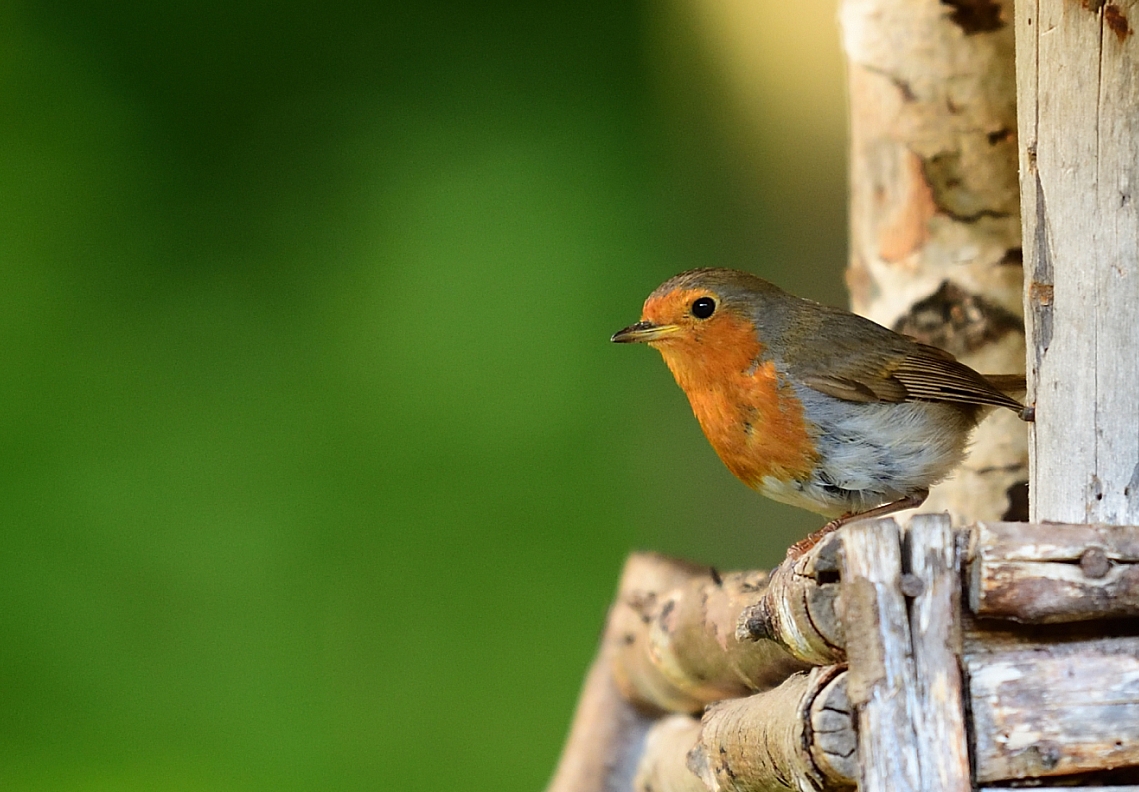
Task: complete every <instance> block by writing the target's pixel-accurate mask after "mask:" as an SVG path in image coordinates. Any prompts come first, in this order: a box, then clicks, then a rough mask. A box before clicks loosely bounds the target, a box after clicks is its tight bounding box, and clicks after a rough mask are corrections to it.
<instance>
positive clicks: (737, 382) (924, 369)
mask: <svg viewBox="0 0 1139 792" xmlns="http://www.w3.org/2000/svg"><path fill="white" fill-rule="evenodd" d="M610 340H611V341H613V342H614V343H618V344H630V343H642V344H648V345H649V346H651V347H653V348H655V349H656V350H657V351H658V352H660V354H661V356H662V357H663V358H664V362H665V363H666V364H667V366H668V368H669V370H670V371H671V372H672V375H673V377H674V378H675V379H676V383H677V384H678V385H679V386H680V388H681V389H682V390H683V391H684V393H685V394H686V395H687V397H688V401H689V403H690V404H691V406H692V411H693V413H694V414H695V416H696V419H697V421H698V422H699V423H700V427H701V428H702V429H703V431H704V435H705V436H706V437H707V438H708V441H709V443H711V445H712V448H713V449H715V451H716V453H717V454H718V455H719V457H720V459H721V460H722V461H723V463H724V464H725V465H726V466H727V468H728V469H729V470H730V471H731V472H732V473H733V474H735V476H736V477H737V478H739V479H740V480H741V481H743V482H744V484H746V485H748V486H749V487H751V488H752V489H755V490H757V491H758V492H760V493H761V494H763V495H765V496H767V497H769V498H771V499H773V500H776V501H779V502H781V503H787V504H790V505H792V506H798V507H801V508H803V509H807V510H809V511H812V512H815V513H817V514H820V515H823V516H824V517H828V518H830V521H829V522H828V523H826V524H825V525H824V526H823V527H822V528H821V529H820V530H818V531H816V532H815V533H813V534H811V536H809V537H807V539H805V540H803V541H802V542H799V543H797V544H796V545H795V546H794V547H792V549H791V551H790V553H789V555H800V554H801V553H802V552H805V551H806V550H807V549H809V547H810V546H812V545H813V544H814V543H815V542H817V541H818V540H819V539H820V538H821V537H822V536H823V535H825V534H826V533H829V532H830V531H833V530H835V529H837V528H838V527H840V526H841V525H843V524H846V523H848V522H851V521H853V520H858V519H868V518H874V517H884V516H886V515H889V514H893V513H894V512H897V511H901V510H903V509H910V508H916V507H918V506H920V505H921V504H922V503H924V502H925V499H926V497H927V496H928V495H929V488H930V487H931V486H933V485H934V484H936V483H938V482H939V481H941V480H943V479H944V478H946V477H947V476H948V475H949V474H950V473H951V472H952V471H953V469H954V468H956V467H957V465H958V464H960V462H961V461H962V459H963V458H964V456H965V453H966V448H967V446H968V442H969V436H970V434H971V432H972V430H973V429H974V427H976V425H977V423H978V421H979V420H980V418H982V417H983V415H984V414H985V413H987V412H988V411H989V409H990V408H1005V409H1009V410H1012V411H1014V412H1016V413H1017V415H1018V416H1019V417H1020V418H1021V419H1022V420H1025V421H1030V420H1033V418H1034V414H1033V408H1031V407H1025V405H1023V404H1021V402H1019V401H1017V400H1016V399H1015V398H1013V397H1012V396H1011V395H1009V393H1010V392H1016V391H1018V390H1023V388H1024V378H1023V377H1022V376H1017V375H997V376H984V375H981V374H979V373H977V372H976V371H974V370H973V369H972V368H970V367H968V366H966V365H965V364H963V363H961V362H959V361H958V360H957V359H956V358H955V357H954V356H953V355H951V354H950V353H948V352H946V351H944V350H942V349H939V348H937V347H933V346H930V345H928V344H923V343H921V342H919V341H917V340H916V339H913V338H911V337H909V336H905V335H902V334H900V333H896V332H894V331H893V330H890V329H889V328H887V327H883V326H882V325H880V324H878V323H876V322H873V321H871V320H870V319H867V318H865V317H862V316H858V315H857V314H854V313H851V312H850V311H846V310H843V309H841V308H835V307H832V306H828V305H823V304H820V303H817V302H814V301H811V300H807V299H803V298H800V297H796V296H794V295H792V294H789V293H788V292H785V291H783V290H782V289H780V288H779V287H778V286H775V285H774V284H772V283H769V282H768V281H766V280H763V279H762V278H760V277H758V276H756V275H752V274H750V273H747V272H742V271H739V270H732V269H721V268H703V269H694V270H689V271H687V272H682V273H680V274H679V275H676V276H674V277H672V278H670V279H668V280H667V281H665V282H664V283H663V284H661V285H660V286H659V287H658V288H657V289H656V290H655V291H653V292H652V293H651V294H650V295H649V296H648V299H646V300H645V303H644V306H643V308H642V312H641V319H640V321H638V322H636V323H635V324H632V325H630V326H629V327H626V328H624V329H623V330H619V331H617V332H616V333H615V334H614V335H613V336H612V338H611V339H610Z"/></svg>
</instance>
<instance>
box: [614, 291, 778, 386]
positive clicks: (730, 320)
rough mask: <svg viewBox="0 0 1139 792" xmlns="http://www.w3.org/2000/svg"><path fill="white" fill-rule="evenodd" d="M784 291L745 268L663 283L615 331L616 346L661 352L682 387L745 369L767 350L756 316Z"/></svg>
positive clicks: (761, 313) (776, 301)
mask: <svg viewBox="0 0 1139 792" xmlns="http://www.w3.org/2000/svg"><path fill="white" fill-rule="evenodd" d="M779 295H783V296H786V295H784V293H783V292H782V291H780V290H779V289H778V288H776V287H775V286H773V285H771V284H770V283H768V282H767V281H764V280H761V279H760V278H757V277H755V276H754V275H750V274H748V273H744V272H738V271H736V270H727V269H699V270H691V271H689V272H683V273H681V274H680V275H677V276H675V277H673V278H670V279H669V280H667V281H665V282H664V283H663V284H661V285H660V286H659V287H658V288H657V289H656V291H654V292H653V293H652V294H650V295H649V297H648V299H647V300H645V304H644V308H643V309H642V311H641V320H640V321H639V322H637V323H636V324H633V325H630V326H628V327H626V328H624V329H623V330H619V331H617V332H616V333H614V334H613V337H612V339H610V340H612V341H613V342H614V343H618V344H635V343H641V344H648V345H649V346H651V347H653V348H655V349H657V350H659V351H660V353H661V355H662V356H663V357H664V359H665V362H666V363H668V366H669V368H670V369H672V372H673V374H674V375H675V376H676V379H677V382H679V383H680V384H681V386H682V387H687V384H688V383H689V382H691V381H693V380H694V379H695V378H703V377H702V375H707V374H711V373H713V370H715V372H720V371H724V370H725V369H727V370H732V369H734V370H736V371H742V370H744V369H746V368H747V367H748V366H750V365H751V364H752V363H753V362H754V361H755V360H757V359H758V358H759V357H760V355H761V353H762V352H763V344H762V343H761V340H760V337H759V334H758V333H757V328H756V318H757V317H758V316H760V315H763V313H764V312H765V309H766V308H768V307H770V306H771V304H772V303H773V299H772V298H775V300H774V303H778V296H779Z"/></svg>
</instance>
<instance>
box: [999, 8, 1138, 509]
mask: <svg viewBox="0 0 1139 792" xmlns="http://www.w3.org/2000/svg"><path fill="white" fill-rule="evenodd" d="M1137 17H1139V3H1137V2H1136V0H1107V1H1106V2H1094V3H1073V2H1071V0H1024V2H1018V3H1016V40H1017V83H1018V91H1017V94H1018V99H1017V101H1018V106H1019V112H1018V114H1017V115H1018V119H1019V131H1020V165H1021V167H1020V173H1021V197H1022V209H1023V211H1022V220H1023V225H1024V228H1023V236H1024V241H1025V246H1024V254H1025V259H1024V264H1025V276H1026V284H1025V313H1026V317H1027V320H1028V333H1029V335H1028V341H1029V354H1028V358H1029V378H1028V379H1029V388H1030V398H1033V399H1034V400H1035V404H1036V423H1035V425H1034V427H1033V429H1032V430H1031V431H1030V436H1029V448H1030V457H1031V460H1032V476H1031V480H1030V484H1031V491H1032V494H1033V498H1032V504H1031V519H1033V520H1042V519H1048V520H1063V521H1068V522H1077V523H1080V522H1110V523H1120V524H1134V523H1139V433H1137V432H1136V431H1135V427H1136V426H1137V425H1139V355H1136V354H1135V350H1136V348H1139V322H1135V321H1131V320H1130V319H1129V318H1128V317H1133V316H1134V315H1135V312H1136V309H1137V307H1139V201H1137V200H1136V198H1135V195H1134V191H1135V189H1136V185H1139V116H1137V115H1136V113H1135V112H1134V108H1135V107H1136V105H1137V104H1139V37H1137V36H1135V35H1134V34H1133V33H1134V30H1133V29H1134V28H1135V27H1136V25H1137V24H1139V22H1137V21H1136V20H1137Z"/></svg>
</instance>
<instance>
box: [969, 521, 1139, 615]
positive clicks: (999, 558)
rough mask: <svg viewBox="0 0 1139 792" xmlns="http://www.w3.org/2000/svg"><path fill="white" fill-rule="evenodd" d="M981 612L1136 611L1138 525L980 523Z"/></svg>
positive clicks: (974, 577) (974, 572)
mask: <svg viewBox="0 0 1139 792" xmlns="http://www.w3.org/2000/svg"><path fill="white" fill-rule="evenodd" d="M969 579H970V584H969V604H970V608H971V609H972V611H973V612H974V613H975V614H977V615H978V616H982V617H987V618H1003V619H1012V620H1014V621H1018V622H1023V623H1029V624H1031V623H1058V622H1074V621H1088V620H1093V619H1106V618H1127V617H1135V616H1139V527H1129V526H1109V525H1066V524H1055V523H1045V524H1034V523H981V524H979V525H978V526H977V527H976V529H975V540H974V546H973V550H972V558H971V561H970V575H969Z"/></svg>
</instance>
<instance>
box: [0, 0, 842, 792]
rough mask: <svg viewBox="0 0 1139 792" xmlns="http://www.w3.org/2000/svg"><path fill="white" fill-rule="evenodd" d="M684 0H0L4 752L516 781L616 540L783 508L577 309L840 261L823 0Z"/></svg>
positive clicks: (610, 574) (244, 770)
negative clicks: (760, 79) (724, 1)
mask: <svg viewBox="0 0 1139 792" xmlns="http://www.w3.org/2000/svg"><path fill="white" fill-rule="evenodd" d="M710 7H711V6H707V7H703V6H697V5H691V4H690V3H686V2H681V0H676V2H673V3H671V4H669V3H668V2H666V3H663V4H657V5H653V6H651V7H650V6H646V5H642V4H638V3H611V2H592V1H587V2H585V3H584V4H583V3H581V2H577V3H563V4H553V5H550V4H533V3H528V4H524V3H517V2H495V1H494V0H481V1H476V2H473V3H465V4H457V3H456V4H452V3H444V2H439V0H427V2H424V3H415V4H403V5H399V6H397V5H394V4H393V5H387V4H374V3H362V2H355V3H354V2H336V0H334V2H332V3H325V4H321V5H307V4H299V3H293V4H289V3H284V4H282V3H273V4H268V3H246V4H239V5H238V6H233V5H231V4H223V3H216V2H195V3H192V4H191V3H176V2H175V3H160V4H153V3H150V4H147V3H128V2H118V3H109V4H105V3H93V4H92V3H77V2H63V3H53V4H32V3H28V2H8V3H5V4H3V5H0V370H2V372H3V375H2V377H0V422H2V430H0V438H2V439H0V442H3V444H4V449H3V455H2V459H3V462H4V465H3V476H0V504H3V505H2V506H0V514H2V515H3V517H2V522H0V530H2V531H3V536H2V539H3V545H4V551H3V552H2V553H0V633H2V634H3V636H4V640H3V645H2V648H0V712H2V713H3V716H2V717H0V787H2V788H3V789H5V790H135V789H138V790H254V789H257V790H262V789H263V790H289V789H298V790H299V789H329V790H332V789H344V790H357V789H359V790H365V789H367V790H375V789H392V790H404V791H414V790H438V789H449V788H455V787H456V786H458V788H462V789H466V790H480V789H495V790H502V789H537V788H540V787H541V786H542V785H543V784H544V782H545V779H546V778H547V776H548V774H549V773H550V771H551V770H552V768H553V764H554V761H555V759H556V756H557V753H558V751H559V749H560V745H561V740H562V737H563V734H564V732H565V729H566V726H567V723H568V721H569V717H570V714H571V712H572V707H573V702H574V699H575V697H576V693H577V687H578V684H579V682H580V679H581V675H582V672H583V671H584V669H585V666H586V664H587V663H588V660H589V658H590V656H591V654H592V652H593V649H594V641H595V638H596V635H597V633H598V629H599V626H600V623H601V620H602V618H603V615H604V611H605V606H606V604H607V602H608V600H609V598H610V595H611V592H612V588H613V586H614V584H615V581H616V576H617V573H618V571H619V568H620V564H621V561H622V559H623V557H624V555H625V554H626V553H627V552H628V551H629V550H630V549H632V548H635V547H648V548H653V549H657V550H661V551H664V552H669V553H673V554H680V555H686V556H689V557H692V558H696V559H701V560H703V561H705V562H707V563H715V564H718V565H720V566H722V567H740V566H746V565H756V564H763V565H770V564H772V563H774V562H776V561H777V560H778V559H779V558H780V557H781V554H782V549H783V548H784V547H785V546H786V545H787V543H788V542H789V541H792V540H793V539H794V538H796V537H797V536H799V535H801V534H802V533H803V532H805V531H806V530H807V529H808V528H809V527H811V526H812V525H814V524H815V523H816V522H817V520H815V518H813V517H811V516H810V515H806V514H803V513H801V512H797V511H795V510H792V509H787V508H783V507H779V506H776V505H772V504H769V503H767V502H766V501H764V500H763V499H761V498H760V497H759V496H757V495H755V494H754V493H751V492H750V491H748V490H747V489H745V488H744V487H743V486H742V485H740V484H739V483H738V482H736V481H735V480H734V479H732V478H731V476H730V475H729V474H728V473H727V471H726V470H724V469H723V467H722V466H721V465H720V464H719V462H718V461H717V460H716V458H715V456H714V454H713V453H712V451H711V450H710V449H709V448H708V447H707V444H706V443H705V441H704V440H703V438H702V437H701V435H700V433H699V429H698V427H697V426H696V423H695V421H694V420H693V419H692V417H691V415H690V413H689V411H688V407H687V405H686V403H685V401H684V398H683V395H682V394H681V393H680V391H679V390H678V389H677V388H676V387H675V386H674V385H673V384H672V381H671V379H670V377H669V375H668V372H667V370H666V369H665V367H664V366H663V365H662V364H661V362H660V360H659V357H658V356H657V355H656V354H655V353H653V352H652V351H651V350H647V349H628V348H616V347H612V346H610V345H609V344H607V342H606V339H607V338H608V336H609V334H611V333H612V332H613V331H615V330H616V329H618V328H620V327H622V326H624V325H625V324H628V323H630V322H632V321H634V320H636V318H637V316H638V313H639V308H640V303H641V301H642V300H643V298H644V296H645V295H646V294H647V293H648V292H649V291H650V290H651V289H652V288H653V287H655V286H656V285H657V284H658V283H659V282H660V281H662V280H663V279H664V278H666V277H667V276H669V275H671V274H673V273H674V272H677V271H679V270H681V269H686V268H689V267H692V266H702V265H709V264H726V265H732V266H740V267H746V268H749V269H752V270H753V271H755V272H757V273H760V274H763V275H766V276H768V277H770V278H772V279H775V280H778V281H780V282H781V283H783V284H785V285H787V286H788V287H789V288H792V289H793V290H795V291H798V292H800V293H803V294H807V295H809V296H812V297H815V298H818V299H823V300H827V301H830V302H841V301H842V300H843V296H842V289H841V274H840V273H841V268H842V264H843V255H844V254H843V250H844V244H845V228H844V220H843V217H844V214H843V212H844V208H843V204H844V193H845V191H844V189H843V173H842V149H843V137H842V135H843V133H842V128H841V117H842V107H841V77H840V74H839V70H838V65H837V63H838V61H837V54H836V53H837V35H836V33H835V30H834V24H833V21H832V17H833V13H834V10H833V7H832V6H829V5H827V4H826V3H823V4H822V5H818V6H817V7H816V6H811V5H807V6H802V5H800V6H797V7H796V8H795V9H788V10H787V13H790V11H792V10H793V11H794V13H795V14H798V15H799V16H800V17H802V19H800V18H799V17H795V18H792V17H784V18H783V19H784V22H786V23H787V24H795V25H800V27H797V28H796V30H799V31H800V32H801V33H803V36H799V37H797V38H796V37H795V36H789V37H788V49H787V51H785V52H781V53H778V55H777V57H775V59H774V60H773V61H772V62H775V63H781V62H782V61H784V60H786V61H788V62H790V63H792V64H798V65H797V66H794V67H792V68H790V69H789V71H788V72H787V74H788V75H790V77H788V79H793V78H794V76H795V75H796V74H798V75H799V76H800V79H802V80H804V81H805V82H804V83H803V85H804V86H807V87H803V88H802V93H801V96H802V97H803V102H802V103H801V104H802V106H803V107H806V108H807V109H808V110H810V108H815V110H817V112H815V110H810V111H809V112H808V111H805V110H802V108H799V109H798V110H795V111H792V110H790V109H786V108H798V107H799V105H798V104H796V103H795V102H791V103H788V102H787V101H786V97H787V95H791V96H796V95H800V94H796V91H795V90H794V89H792V90H790V91H788V89H787V86H786V84H785V83H786V80H783V79H780V80H779V81H778V87H779V89H780V90H781V91H782V93H779V91H775V90H774V89H772V90H767V89H766V88H763V86H759V88H756V89H755V90H754V91H753V92H752V93H751V94H749V93H747V91H746V90H744V91H742V92H741V90H740V86H741V85H743V86H745V87H746V86H747V85H748V80H747V79H744V80H742V81H741V80H740V79H739V78H740V74H741V72H739V70H738V69H736V70H735V71H733V69H734V68H735V67H733V66H732V64H731V63H729V62H720V59H719V58H718V53H720V52H721V51H723V52H727V51H729V50H730V51H734V52H739V51H741V50H740V49H739V47H740V42H735V43H734V44H733V45H732V46H731V47H729V46H727V45H725V46H723V47H720V46H718V44H717V38H716V37H717V35H721V34H722V31H723V28H724V26H723V25H722V24H720V25H719V27H717V25H715V24H704V22H707V20H708V19H709V17H708V16H707V14H708V8H710ZM737 8H738V4H737ZM804 9H806V10H804ZM771 11H772V13H775V12H779V13H783V12H784V11H783V10H781V9H771ZM701 20H704V22H702V21H701ZM721 22H722V20H721ZM727 27H728V29H734V27H737V26H733V25H730V24H729V25H728V26H727ZM745 27H746V26H745ZM717 30H719V31H721V33H717V32H716V31H717ZM804 36H806V38H804ZM812 37H813V38H812ZM804 42H806V44H804ZM810 42H813V44H811V43H810ZM733 47H734V49H733ZM745 47H746V42H745ZM769 60H770V58H769ZM753 66H754V64H753ZM749 73H752V72H746V71H745V72H744V76H745V77H746V75H747V74H749ZM759 73H766V72H765V70H764V69H760V70H759ZM811 86H813V87H811ZM819 86H822V87H821V88H820V87H819ZM769 87H770V86H769ZM760 88H763V90H760ZM781 96H782V97H783V98H782V99H781V98H780V97H781ZM456 772H458V773H459V774H460V777H461V779H462V781H461V782H459V783H458V784H457V783H456V781H455V780H454V779H453V778H452V776H453V774H454V773H456Z"/></svg>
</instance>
